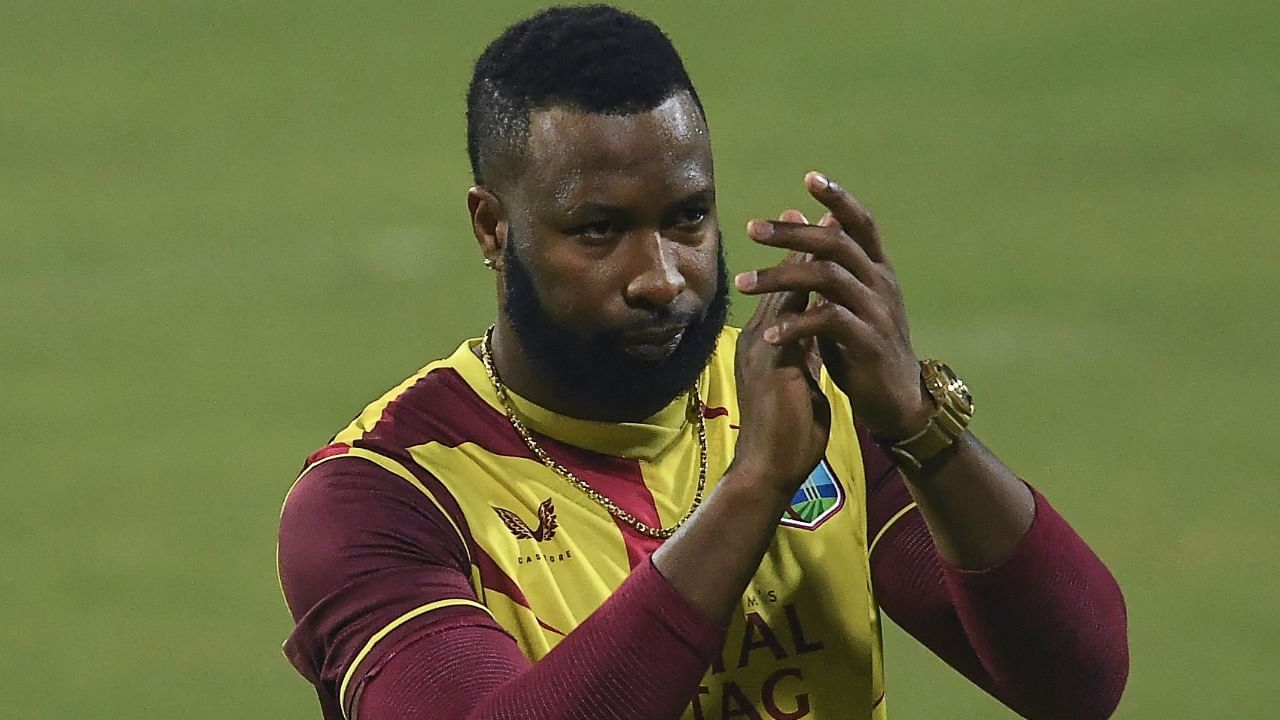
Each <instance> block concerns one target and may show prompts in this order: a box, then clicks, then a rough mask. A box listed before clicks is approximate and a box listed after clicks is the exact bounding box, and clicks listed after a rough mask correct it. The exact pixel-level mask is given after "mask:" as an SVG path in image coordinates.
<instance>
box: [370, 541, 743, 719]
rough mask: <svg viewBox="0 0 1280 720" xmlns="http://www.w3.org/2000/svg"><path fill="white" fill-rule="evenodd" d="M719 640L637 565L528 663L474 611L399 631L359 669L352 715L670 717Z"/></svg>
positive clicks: (650, 571)
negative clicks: (391, 644) (365, 672)
mask: <svg viewBox="0 0 1280 720" xmlns="http://www.w3.org/2000/svg"><path fill="white" fill-rule="evenodd" d="M723 642H724V631H723V629H722V628H720V627H718V626H716V625H715V624H713V623H710V622H708V621H707V620H706V619H705V618H704V617H702V615H701V614H700V613H699V612H698V610H697V609H696V608H694V607H693V606H692V605H690V604H689V602H688V601H687V600H685V599H684V598H683V597H682V596H680V595H679V594H678V593H677V592H676V591H675V589H674V588H672V587H671V586H670V585H669V584H668V583H667V581H666V580H665V579H663V578H662V576H661V575H659V574H658V571H657V569H656V568H654V567H653V565H652V563H644V564H643V565H641V566H640V567H639V568H638V569H637V570H636V571H635V572H634V573H632V575H631V577H630V578H628V579H627V580H626V582H624V583H623V584H622V586H621V587H619V588H618V590H617V591H616V592H615V593H614V594H613V595H612V596H610V598H609V599H608V600H607V601H605V603H604V604H603V605H601V606H600V608H599V609H597V610H596V612H595V613H593V614H592V615H591V616H590V617H589V618H587V620H586V621H584V622H583V623H582V624H581V625H580V626H578V628H577V629H576V630H574V631H573V632H571V633H569V635H568V636H567V637H565V639H564V640H562V641H561V642H560V644H559V645H557V646H556V647H555V649H554V650H552V651H551V653H550V654H548V655H547V656H546V657H545V658H543V659H542V660H541V661H539V662H537V663H535V664H533V665H530V664H529V663H528V661H527V660H525V659H524V657H523V656H521V655H520V653H519V651H518V650H517V649H516V647H515V643H513V642H512V641H511V639H510V638H509V637H507V636H506V635H504V634H502V633H501V631H500V630H498V629H497V627H496V626H495V625H493V623H492V621H488V622H485V621H484V620H482V619H480V618H477V617H475V616H474V615H473V616H472V617H469V618H464V617H459V618H456V619H453V620H450V621H448V622H443V623H437V624H436V625H434V626H432V627H430V628H427V629H426V630H425V631H423V632H421V633H419V634H418V635H416V636H414V637H411V638H406V639H405V641H404V642H402V643H400V645H399V646H398V647H397V649H396V652H395V654H394V655H392V656H390V657H388V658H387V659H386V660H385V661H384V662H383V663H382V666H381V667H378V668H374V669H373V670H371V671H370V674H369V676H367V677H368V680H367V686H366V688H365V690H364V692H363V694H362V695H361V697H360V698H359V719H360V720H409V719H411V718H412V719H414V720H458V719H461V718H466V720H553V719H554V720H633V719H634V720H642V719H643V720H665V719H667V718H670V719H671V720H675V719H676V718H679V717H680V715H681V713H682V712H683V711H684V709H685V707H687V706H688V704H689V701H690V698H692V697H693V695H694V693H695V692H696V690H697V687H698V683H699V682H700V681H701V679H702V676H703V674H704V673H705V672H706V670H707V667H708V666H709V665H710V663H711V659H712V657H713V655H714V654H715V653H717V652H718V651H719V649H720V646H721V645H722V644H723Z"/></svg>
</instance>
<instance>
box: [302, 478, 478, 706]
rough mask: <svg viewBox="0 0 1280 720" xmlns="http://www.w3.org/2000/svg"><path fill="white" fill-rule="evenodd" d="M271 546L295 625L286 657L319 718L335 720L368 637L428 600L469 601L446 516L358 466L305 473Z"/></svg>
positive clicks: (463, 566) (458, 546) (406, 488)
mask: <svg viewBox="0 0 1280 720" xmlns="http://www.w3.org/2000/svg"><path fill="white" fill-rule="evenodd" d="M279 542H280V544H279V554H278V562H279V570H280V583H281V587H282V588H283V590H284V595H285V601H286V603H287V604H288V606H289V609H290V612H291V613H292V614H293V617H294V621H295V623H296V625H295V627H294V631H293V632H292V633H291V634H290V636H289V639H288V640H287V641H286V642H285V645H284V651H285V655H286V656H287V657H288V658H289V661H290V662H291V663H292V664H293V666H294V667H295V668H296V669H297V670H298V672H299V673H300V674H301V675H302V676H303V677H305V678H307V679H308V680H310V681H311V682H312V684H314V685H315V686H316V689H317V692H318V693H319V694H320V696H321V705H322V706H323V707H324V708H325V717H326V718H330V719H332V718H338V717H340V715H338V714H336V713H337V698H336V693H337V686H338V683H340V682H341V680H342V675H343V673H345V672H346V668H347V666H348V664H349V663H350V662H351V660H352V659H353V658H355V656H356V654H357V653H358V652H359V651H360V648H361V647H363V644H364V643H365V642H366V641H367V640H368V638H369V637H370V636H371V635H373V634H374V633H376V632H378V631H379V630H381V629H382V628H383V627H386V625H387V624H389V623H390V622H391V621H392V620H394V619H395V618H397V617H399V616H400V615H402V614H404V613H406V612H408V611H409V610H412V609H414V608H416V607H419V606H421V605H423V604H425V603H428V602H431V601H433V600H441V599H447V598H466V599H474V598H475V594H474V591H473V590H472V588H471V585H470V583H469V582H468V575H467V573H468V571H469V564H468V562H467V556H466V550H465V548H464V547H463V545H462V543H461V541H460V540H459V539H458V536H457V534H456V533H455V532H454V530H453V529H452V527H450V525H449V523H448V521H447V520H446V519H445V517H444V516H443V515H442V514H441V513H440V511H439V510H437V509H436V508H435V507H434V506H432V505H431V504H430V503H429V502H427V501H426V499H425V498H423V496H422V494H421V493H420V492H418V490H416V489H415V488H413V487H412V486H411V485H409V484H408V483H406V482H404V481H403V480H401V479H400V478H397V477H395V476H394V475H392V474H391V473H389V472H387V471H385V470H383V469H382V468H379V467H378V466H376V465H373V464H372V463H369V462H367V461H365V460H360V459H357V458H339V459H335V460H329V461H327V462H325V463H323V464H322V465H319V466H317V467H316V468H315V469H314V470H312V471H311V472H309V473H307V474H306V475H305V476H303V478H302V480H300V481H299V482H298V484H297V485H296V486H295V487H294V489H293V491H292V492H291V493H290V494H289V497H288V499H287V501H286V503H285V507H284V512H283V513H282V515H281V518H280V539H279ZM394 641H395V638H394V637H391V638H388V639H387V642H385V643H381V644H380V645H379V647H384V646H385V647H390V646H392V645H393V644H394Z"/></svg>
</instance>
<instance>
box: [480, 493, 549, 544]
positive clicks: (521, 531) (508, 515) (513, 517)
mask: <svg viewBox="0 0 1280 720" xmlns="http://www.w3.org/2000/svg"><path fill="white" fill-rule="evenodd" d="M493 511H494V512H496V513H498V517H500V518H502V523H503V524H504V525H506V526H507V529H508V530H510V531H511V534H512V535H515V536H516V539H517V540H525V539H528V540H536V541H538V542H543V541H545V540H550V539H551V538H553V537H555V536H556V528H558V527H560V524H559V523H558V522H556V506H555V505H552V504H551V498H547V499H546V500H543V501H542V504H541V505H539V506H538V527H537V528H536V529H535V528H530V527H529V524H528V523H526V522H525V521H524V520H521V519H520V516H519V515H517V514H515V513H513V512H511V511H510V510H507V509H506V508H500V507H495V508H493Z"/></svg>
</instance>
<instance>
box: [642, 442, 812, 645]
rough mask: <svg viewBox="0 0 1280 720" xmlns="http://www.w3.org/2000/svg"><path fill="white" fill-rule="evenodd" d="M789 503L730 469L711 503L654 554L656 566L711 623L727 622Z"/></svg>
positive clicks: (749, 476) (744, 472) (748, 476)
mask: <svg viewBox="0 0 1280 720" xmlns="http://www.w3.org/2000/svg"><path fill="white" fill-rule="evenodd" d="M789 500H790V497H789V496H785V495H784V494H783V493H782V492H781V491H779V490H776V489H773V488H771V487H767V486H766V485H765V484H764V483H761V482H758V481H757V479H756V478H755V477H754V476H753V475H752V473H751V471H748V470H745V469H742V468H739V467H737V466H733V465H731V466H730V467H729V470H728V471H727V472H726V473H725V475H724V477H723V478H722V479H721V481H720V484H719V485H718V486H717V487H716V489H715V491H714V492H713V493H712V494H711V496H710V497H709V498H707V502H706V503H705V504H704V505H703V506H702V507H701V508H700V509H699V510H698V512H696V513H695V514H694V515H693V517H691V518H690V519H689V522H687V523H686V524H685V525H684V527H682V528H680V531H679V532H677V533H676V534H675V535H674V536H673V537H672V538H671V539H670V540H668V541H667V542H666V543H664V544H663V545H662V547H660V548H658V550H657V551H656V552H654V554H653V564H654V566H655V567H657V569H658V571H659V572H661V573H662V575H663V577H665V578H666V579H667V581H668V582H670V583H671V585H672V587H674V588H675V589H676V591H677V592H679V593H680V594H681V595H682V596H683V597H684V598H686V599H687V600H688V601H689V602H690V603H691V604H693V605H694V606H695V607H697V608H699V609H700V610H701V611H702V612H703V613H704V614H705V615H706V616H707V617H709V618H713V619H715V620H716V621H718V622H724V621H725V619H726V618H728V616H729V613H730V612H731V611H732V610H733V608H734V607H735V606H737V605H738V603H739V602H741V600H742V593H743V591H744V590H746V587H747V584H748V583H749V582H750V581H751V577H752V576H753V575H754V574H755V572H756V568H758V567H759V565H760V559H761V558H762V557H764V553H765V550H767V549H768V547H769V542H770V541H771V540H772V539H773V534H774V532H775V531H776V529H777V527H778V520H779V519H780V518H781V517H782V513H783V512H784V510H785V509H786V507H787V503H788V501H789Z"/></svg>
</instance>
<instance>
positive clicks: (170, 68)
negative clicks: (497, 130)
mask: <svg viewBox="0 0 1280 720" xmlns="http://www.w3.org/2000/svg"><path fill="white" fill-rule="evenodd" d="M533 7H534V6H533V5H532V4H529V3H505V4H501V5H500V6H499V5H497V4H480V3H472V4H465V5H464V4H461V3H447V4H446V3H438V4H437V3H421V2H417V3H410V2H402V3H391V2H384V3H350V2H348V3H338V2H310V3H301V2H277V3H254V2H216V3H197V2H117V3H88V2H28V1H18V2H15V1H14V0H0V308H2V309H0V387H3V392H0V434H2V435H3V437H4V438H5V439H4V441H3V448H4V452H3V454H2V455H0V458H2V459H0V576H3V578H4V579H3V581H2V582H0V587H3V588H4V589H3V591H0V598H2V601H0V602H3V606H4V608H5V609H4V613H3V615H4V618H3V620H0V648H3V650H0V697H3V699H4V705H5V709H4V710H3V712H0V714H3V715H4V716H5V717H14V718H90V717H93V718H126V717H141V716H148V717H179V718H190V719H192V720H198V719H201V718H210V719H212V718H219V719H222V718H228V717H237V718H239V717H246V718H247V717H270V718H315V717H318V710H317V707H316V705H315V700H314V696H313V695H312V694H311V692H310V690H309V688H308V686H307V685H306V684H305V682H304V681H303V680H302V679H301V678H299V677H298V676H297V675H296V674H294V672H293V670H292V669H291V668H290V667H289V666H288V664H287V662H286V661H285V660H284V658H283V656H282V655H281V653H280V650H279V646H280V643H281V641H282V640H283V638H284V637H285V635H286V634H287V633H288V632H289V629H290V622H289V618H288V616H287V613H286V611H285V609H284V606H283V604H282V602H281V600H280V596H279V592H278V590H277V587H276V579H275V572H274V533H275V526H276V519H277V513H278V510H279V504H280V501H281V499H282V497H283V494H284V492H285V490H286V489H287V488H288V486H289V484H290V482H291V480H292V477H293V473H294V472H295V471H296V469H297V467H298V465H299V463H300V461H301V460H302V458H303V457H304V456H305V455H306V454H307V453H308V452H309V451H310V450H312V449H313V448H314V447H316V446H317V445H318V444H320V443H322V442H323V441H324V440H325V439H326V438H327V437H328V436H329V435H330V434H331V433H332V432H333V431H334V430H335V429H337V428H338V427H339V426H340V425H341V424H342V423H343V422H345V421H346V420H347V419H348V418H349V417H350V416H351V415H352V414H353V413H354V412H355V411H356V410H357V409H358V408H359V407H361V406H362V405H363V404H364V403H365V402H367V401H368V400H370V399H371V398H373V397H375V396H376V395H378V394H379V393H381V392H382V391H383V390H384V389H385V388H386V387H389V386H390V385H392V384H394V383H396V382H398V381H399V380H400V379H401V378H403V377H404V376H406V375H408V374H409V373H410V372H412V371H413V370H414V369H416V368H418V367H419V366H420V365H422V364H423V363H425V362H426V361H427V360H429V359H432V358H434V357H437V356H439V355H441V354H443V353H445V352H447V351H448V350H450V349H452V348H453V347H454V346H455V345H456V343H457V342H458V341H459V340H460V338H462V337H466V336H470V335H474V334H477V333H478V332H480V330H481V329H482V328H483V327H484V326H485V324H486V323H487V322H488V321H489V318H491V317H492V313H493V301H492V294H493V293H492V289H491V282H492V280H491V278H490V276H489V275H488V274H487V273H486V271H485V270H484V268H483V267H481V265H480V262H479V260H480V258H479V255H478V253H477V251H476V249H475V246H474V244H473V241H472V240H471V238H470V232H469V228H468V222H467V218H466V211H465V204H464V193H465V190H466V188H467V186H468V183H469V175H468V168H467V165H466V157H465V152H464V148H463V99H462V98H463V93H464V88H465V83H466V80H467V77H468V72H469V66H470V63H471V61H472V60H473V58H474V57H475V56H476V55H477V54H478V53H479V52H480V50H481V49H482V48H483V46H484V44H485V43H486V42H487V41H488V40H489V39H490V38H492V37H493V36H494V35H495V34H496V33H497V32H498V31H499V30H500V29H501V28H502V27H504V26H505V25H506V24H508V23H509V22H511V21H513V20H515V19H516V18H518V17H520V16H522V15H524V14H526V13H527V11H529V10H531V9H532V8H533ZM634 7H636V8H637V9H638V10H640V11H641V12H643V13H645V14H647V15H648V16H650V17H652V18H654V19H655V20H657V21H658V22H659V23H660V24H662V25H663V26H664V27H665V28H666V29H667V31H668V32H669V34H670V35H671V36H672V37H673V39H674V40H675V42H676V44H677V46H678V47H679V48H680V50H681V51H682V53H683V54H684V55H685V58H686V62H687V65H688V66H689V69H690V72H691V74H692V75H693V77H694V80H695V82H696V83H697V84H698V87H699V90H700V93H701V95H702V97H703V99H704V102H705V104H706V107H707V111H708V114H709V117H710V123H711V128H712V135H713V139H714V145H715V149H716V158H717V160H718V167H717V169H718V179H719V188H720V197H721V217H722V222H723V226H724V228H725V238H726V241H727V242H728V243H729V252H730V262H731V265H732V268H733V269H734V270H743V269H748V268H750V267H755V266H758V265H761V264H764V263H766V262H771V261H772V259H773V256H771V255H770V254H768V253H766V252H763V251H757V250H754V249H752V248H750V247H748V243H747V241H746V240H745V237H744V235H743V233H742V232H741V230H740V228H741V227H742V225H743V223H744V222H745V221H746V220H747V219H748V218H749V217H753V216H759V215H766V214H773V213H776V212H778V211H779V210H781V209H783V208H784V207H788V206H792V205H796V204H798V203H803V197H804V193H803V189H802V187H801V184H800V178H801V177H802V175H803V173H804V172H805V171H806V170H808V169H810V168H821V169H823V170H826V171H827V172H829V173H831V174H832V175H833V176H834V177H836V178H837V179H839V180H841V181H842V182H843V183H844V184H845V185H847V186H848V187H850V188H852V189H853V190H854V191H855V192H856V193H858V194H859V195H860V196H861V197H863V198H864V199H865V200H866V201H867V202H868V204H869V205H870V206H871V207H872V209H873V210H874V211H875V212H876V214H877V217H878V219H879V221H880V224H881V226H882V229H883V234H884V236H885V241H886V246H887V248H888V250H889V252H890V254H891V257H892V258H893V259H894V260H895V264H896V266H897V268H898V272H899V275H900V277H901V278H902V280H903V282H904V284H905V286H906V288H907V293H908V298H907V299H908V304H909V308H910V310H911V312H912V318H913V321H914V322H913V329H914V336H915V338H916V343H917V347H918V349H919V350H920V351H921V352H922V353H926V354H932V355H937V356H941V357H943V358H946V359H947V360H948V361H949V362H950V363H951V364H952V365H953V366H954V367H956V368H957V369H958V370H959V371H960V372H961V373H962V374H963V376H964V377H966V379H968V380H969V381H970V384H971V385H972V387H973V388H974V392H975V395H976V397H977V399H978V403H979V404H978V408H979V410H978V416H977V418H976V421H975V425H976V429H977V430H978V432H979V433H980V434H981V435H982V436H983V438H984V439H985V440H986V442H987V443H988V444H989V445H991V446H992V447H994V448H995V449H996V450H997V451H998V452H1000V454H1001V455H1002V456H1004V457H1005V459H1006V460H1007V461H1008V462H1009V463H1010V464H1011V465H1013V466H1014V467H1015V468H1016V469H1017V470H1018V471H1020V472H1021V473H1023V474H1024V475H1025V476H1026V477H1028V478H1029V479H1030V480H1032V481H1033V482H1034V483H1036V484H1037V485H1038V486H1039V487H1040V488H1041V489H1042V490H1043V491H1044V492H1045V493H1046V494H1047V495H1049V497H1051V498H1052V499H1053V500H1054V502H1055V504H1056V505H1057V506H1058V507H1059V508H1060V509H1061V510H1062V511H1063V512H1064V513H1065V514H1066V515H1067V516H1068V517H1069V518H1071V519H1072V520H1073V522H1074V523H1075V525H1076V526H1077V528H1078V529H1080V530H1081V531H1082V533H1083V534H1084V535H1085V537H1086V538H1088V539H1089V540H1090V541H1091V543H1092V544H1093V546H1094V547H1095V549H1096V550H1097V551H1098V552H1099V554H1101V555H1102V557H1103V558H1104V559H1105V560H1106V561H1107V562H1108V563H1109V564H1110V566H1111V567H1112V569H1113V570H1114V572H1115V573H1116V575H1117V576H1118V577H1119V579H1120V582H1121V584H1122V586H1123V587H1124V589H1125V591H1126V594H1127V597H1128V601H1129V612H1130V619H1131V646H1132V654H1133V672H1132V676H1131V680H1130V685H1129V690H1128V693H1127V695H1126V698H1125V700H1124V702H1123V704H1122V706H1121V709H1120V711H1119V713H1118V714H1117V717H1119V718H1171V717H1204V716H1212V717H1223V718H1269V717H1276V716H1277V711H1276V709H1275V701H1274V699H1273V697H1272V695H1273V691H1268V690H1266V688H1267V687H1272V686H1271V685H1270V683H1271V682H1272V681H1273V675H1274V671H1275V667H1276V664H1277V662H1280V613H1278V612H1277V603H1276V594H1277V591H1280V581H1278V580H1277V577H1278V575H1277V571H1278V570H1280V567H1277V565H1278V563H1277V558H1278V557H1280V552H1278V551H1280V541H1278V536H1277V532H1276V530H1275V529H1274V521H1273V518H1274V517H1275V514H1276V512H1277V509H1278V508H1280V487H1278V485H1280V483H1278V482H1277V479H1278V478H1277V472H1276V469H1277V459H1280V452H1277V449H1276V448H1277V443H1276V441H1275V438H1276V437H1277V436H1278V435H1280V412H1277V410H1276V407H1277V399H1280V392H1277V390H1276V381H1275V370H1276V368H1277V367H1280V365H1278V364H1277V362H1276V359H1275V358H1276V355H1275V352H1276V346H1277V344H1280V343H1278V342H1277V341H1280V311H1278V310H1277V307H1276V303H1277V292H1276V288H1277V285H1278V284H1277V282H1276V279H1275V277H1274V276H1275V275H1276V273H1277V270H1278V269H1280V250H1277V248H1276V240H1277V236H1276V228H1277V227H1278V226H1280V119H1278V118H1280V43H1278V42H1277V41H1276V36H1277V30H1280V5H1277V4H1276V3H1272V2H1212V1H1209V0H1201V1H1193V0H1178V1H1170V2H1101V1H1088V2H1085V1H1081V2H1047V3H1016V2H994V1H987V2H976V3H964V4H961V3H945V2H936V1H935V2H906V3H894V4H889V3H850V4H840V5H837V4H833V3H813V2H791V3H785V4H783V3H766V2H757V3H734V4H732V5H730V4H728V3H725V4H711V3H705V4H692V3H679V2H660V3H646V4H636V5H635V6H634ZM802 207H805V206H803V205H802ZM748 311H749V306H748V305H747V304H746V303H743V302H739V304H738V305H737V307H736V316H737V317H738V318H739V319H742V318H745V317H746V316H747V315H748ZM886 645H887V653H888V682H889V702H890V707H891V712H892V716H893V717H895V718H898V719H900V720H902V719H925V718H995V717H1011V714H1009V713H1008V712H1007V711H1004V710H1002V709H1001V708H1000V707H999V706H998V705H996V704H995V703H994V702H993V701H991V700H989V699H987V698H986V697H985V696H983V695H981V694H980V693H979V692H978V691H977V690H975V689H973V688H972V687H970V686H968V685H967V683H966V682H965V681H963V680H962V679H961V678H959V676H957V675H955V674H954V673H952V672H951V671H950V670H948V669H947V668H946V667H945V666H943V665H942V664H941V663H940V662H938V661H936V660H934V659H932V657H931V656H929V655H928V654H927V652H925V651H924V650H922V649H921V648H919V647H918V646H917V645H915V644H914V643H913V642H912V641H911V640H910V639H909V638H905V637H904V636H903V635H902V633H901V632H899V631H897V630H896V629H890V630H889V631H888V636H887V638H886Z"/></svg>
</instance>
